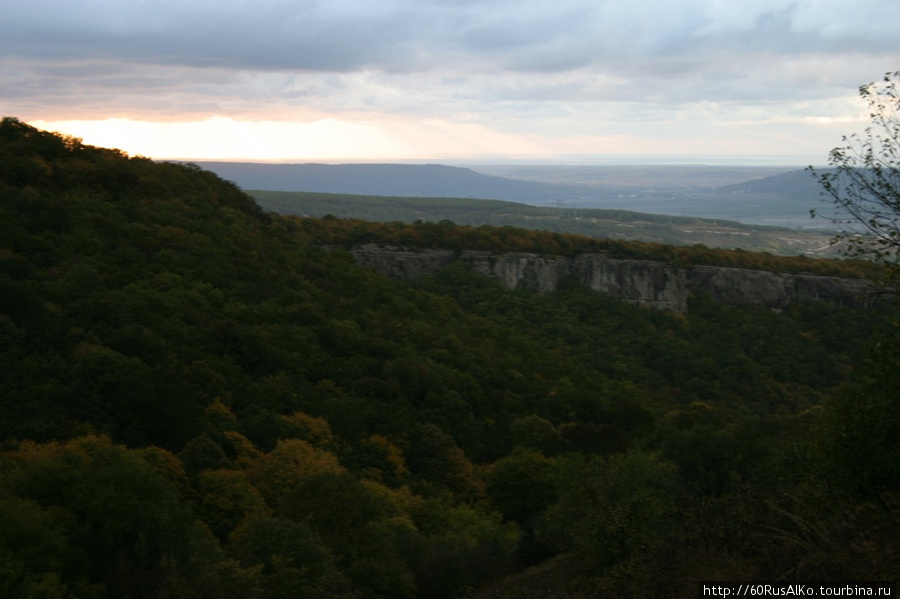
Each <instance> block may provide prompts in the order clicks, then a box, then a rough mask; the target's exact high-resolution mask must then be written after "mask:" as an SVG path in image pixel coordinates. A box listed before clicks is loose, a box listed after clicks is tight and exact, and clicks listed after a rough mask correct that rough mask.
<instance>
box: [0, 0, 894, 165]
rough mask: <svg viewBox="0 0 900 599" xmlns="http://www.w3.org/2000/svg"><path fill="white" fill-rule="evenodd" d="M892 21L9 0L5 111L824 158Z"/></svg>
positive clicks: (567, 149) (598, 5)
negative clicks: (325, 125) (334, 125)
mask: <svg viewBox="0 0 900 599" xmlns="http://www.w3.org/2000/svg"><path fill="white" fill-rule="evenodd" d="M898 26H900V2H897V1H896V0H855V1H854V2H853V3H852V4H850V3H848V2H846V1H839V0H796V1H790V0H616V1H614V2H610V1H603V0H599V1H598V0H552V1H551V0H543V1H533V0H532V1H528V0H525V1H523V0H515V1H505V0H477V1H464V0H379V1H377V2H373V1H372V0H293V1H271V0H252V1H246V2H244V1H240V2H238V1H230V0H218V1H215V2H212V1H206V0H130V1H125V0H117V1H114V0H65V1H63V0H60V1H46V0H28V1H25V0H6V2H4V6H3V18H2V19H0V110H2V113H3V114H5V115H11V116H17V117H19V118H22V119H24V120H28V121H41V122H59V121H72V120H85V121H101V120H106V119H111V118H115V119H128V120H130V121H147V122H160V121H170V122H179V123H194V122H200V121H207V120H210V119H218V121H217V122H221V123H224V122H225V121H223V119H231V121H234V122H271V121H276V122H283V123H285V126H286V127H287V126H288V125H292V126H297V127H299V126H301V125H310V124H313V123H321V122H325V121H328V122H332V121H333V122H340V123H342V126H345V127H350V128H352V127H370V128H371V127H375V128H378V129H379V130H380V131H381V134H382V135H383V137H384V139H385V140H388V139H390V140H391V141H392V142H393V145H392V146H391V147H393V148H394V149H393V150H392V151H394V152H395V154H397V153H399V154H403V153H404V152H406V153H412V154H417V153H418V154H423V153H427V152H432V153H434V154H439V153H440V152H441V147H443V146H440V145H439V144H438V142H439V141H440V140H438V139H437V138H435V139H434V140H433V141H432V143H431V144H430V145H429V144H428V143H424V142H423V141H422V139H419V140H418V141H417V140H416V139H414V138H415V137H416V136H415V135H414V131H416V130H418V131H419V132H420V133H419V136H420V137H421V133H422V132H424V133H429V134H434V135H439V136H444V137H446V136H449V135H450V134H451V132H452V130H453V128H454V127H458V128H459V129H458V130H459V131H465V132H466V133H465V136H469V137H470V136H472V135H476V136H478V135H481V136H483V137H482V138H481V140H480V141H476V140H474V139H472V141H471V143H469V144H468V145H467V144H466V143H463V141H462V140H459V139H458V140H457V141H456V143H457V144H458V145H457V146H455V147H454V148H455V149H454V151H455V152H457V153H466V152H470V153H471V152H474V153H479V152H480V153H485V154H501V153H503V152H504V151H510V150H509V148H511V147H514V146H517V147H519V149H520V150H522V149H523V148H527V149H528V151H529V152H530V151H532V150H533V151H534V152H535V153H538V154H540V153H544V154H548V155H549V154H565V153H568V154H581V153H592V152H596V153H611V152H616V151H624V152H626V153H638V154H639V153H659V154H665V153H686V154H716V153H721V152H726V153H730V154H765V153H769V152H773V151H775V150H776V149H780V150H781V152H780V153H783V154H810V153H821V154H822V155H823V156H824V155H825V154H826V153H827V151H828V149H830V147H831V146H832V145H835V144H836V143H837V142H839V141H840V135H841V134H843V133H850V132H852V130H855V129H859V128H861V126H863V125H864V122H863V120H862V117H864V113H865V111H864V107H863V106H862V104H861V103H860V102H859V101H858V100H857V98H856V89H857V88H858V86H859V85H860V84H863V83H865V82H867V81H870V80H873V79H878V78H880V77H881V76H882V75H883V74H884V73H885V72H886V71H892V70H896V69H900V48H898V46H900V45H898V43H897V41H896V32H897V30H898ZM119 123H120V124H121V123H122V121H119ZM244 131H245V134H247V135H252V134H251V133H249V131H250V130H247V129H245V130H244ZM346 131H349V130H345V132H346ZM348 135H349V133H348ZM88 141H90V140H88ZM447 144H448V145H447V146H446V147H449V146H450V145H452V144H451V140H450V139H449V138H447ZM460 144H461V145H460ZM376 145H377V144H376ZM387 145H390V144H387ZM297 151H300V150H299V149H298V150H297ZM305 151H306V150H305ZM313 154H315V152H313ZM338 154H340V152H338ZM399 154H398V155H399ZM297 156H298V157H300V155H299V154H298V155H297ZM196 157H198V158H201V157H205V156H196ZM423 157H424V156H423Z"/></svg>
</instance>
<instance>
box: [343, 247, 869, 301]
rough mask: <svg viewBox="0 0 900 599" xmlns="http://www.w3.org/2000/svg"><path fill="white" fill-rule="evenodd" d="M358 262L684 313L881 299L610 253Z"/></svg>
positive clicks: (856, 287) (385, 250) (359, 254)
mask: <svg viewBox="0 0 900 599" xmlns="http://www.w3.org/2000/svg"><path fill="white" fill-rule="evenodd" d="M351 254H352V255H353V257H354V260H355V261H356V263H357V264H359V265H361V266H366V267H369V268H372V269H374V270H376V271H378V272H379V273H381V274H383V275H385V276H388V277H392V278H399V279H407V278H412V277H416V276H421V275H427V274H431V273H434V272H436V271H437V270H438V269H440V268H442V267H443V266H446V265H447V264H449V263H450V262H453V261H454V260H458V261H461V262H463V263H465V264H466V265H468V266H469V268H471V269H472V270H473V271H474V272H478V273H481V274H483V275H485V276H487V277H489V278H491V279H493V280H495V281H498V282H500V283H502V284H503V285H506V286H507V287H509V288H512V289H516V288H526V289H531V290H533V291H537V292H539V293H549V292H551V291H555V290H556V289H558V288H559V286H560V284H561V283H562V281H564V280H567V279H572V278H574V279H575V280H577V281H579V282H580V283H581V284H583V285H585V286H587V287H589V288H590V289H593V290H595V291H598V292H600V293H607V294H610V295H614V296H616V297H619V298H622V299H623V300H625V301H627V302H629V303H632V304H635V305H639V306H648V307H652V308H656V309H659V310H669V311H672V312H676V313H681V312H684V311H686V310H687V301H688V294H689V293H690V292H691V291H699V292H702V293H706V294H708V295H709V296H710V297H712V299H713V300H715V301H717V302H719V303H722V304H729V305H741V304H759V305H763V306H768V307H770V308H773V309H782V308H785V307H787V306H788V305H789V304H791V303H793V302H799V301H805V300H817V301H825V302H829V303H832V304H836V305H842V306H867V305H870V304H872V303H874V302H875V301H876V294H875V288H874V286H873V284H872V283H871V282H870V281H865V280H861V279H841V278H838V277H825V276H818V275H807V274H784V273H776V272H768V271H759V270H746V269H741V268H724V267H717V266H692V267H690V268H678V267H675V266H671V265H668V264H665V263H662V262H653V261H649V260H619V259H613V258H609V257H607V256H606V255H604V254H599V253H585V254H580V255H577V256H574V257H567V256H542V255H539V254H532V253H525V252H507V253H502V254H494V253H491V252H484V251H471V250H464V251H462V252H456V251H454V250H421V251H413V250H408V249H403V248H397V247H389V246H378V245H374V244H370V245H364V246H360V247H358V248H355V249H353V250H351Z"/></svg>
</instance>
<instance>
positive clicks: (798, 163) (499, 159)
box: [154, 154, 828, 169]
mask: <svg viewBox="0 0 900 599" xmlns="http://www.w3.org/2000/svg"><path fill="white" fill-rule="evenodd" d="M154 160H159V161H177V162H206V163H210V162H215V163H246V164H273V165H278V164H282V165H284V164H332V165H338V164H423V165H424V164H441V165H446V166H472V165H477V166H487V165H493V166H518V165H522V166H673V167H684V166H697V167H703V166H707V167H728V166H735V167H737V166H740V167H760V168H765V167H769V168H773V167H777V168H798V169H802V168H806V167H808V166H810V165H812V166H814V167H817V168H822V167H827V166H828V163H827V160H826V159H825V158H814V157H812V156H808V155H777V156H771V155H754V154H734V155H709V154H573V155H557V156H542V157H512V156H482V157H459V156H455V157H449V156H447V157H432V158H393V159H390V158H380V159H379V158H336V159H325V158H315V159H312V158H284V159H277V160H272V159H267V160H258V159H252V158H176V157H173V158H154Z"/></svg>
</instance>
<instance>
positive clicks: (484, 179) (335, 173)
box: [197, 162, 597, 203]
mask: <svg viewBox="0 0 900 599" xmlns="http://www.w3.org/2000/svg"><path fill="white" fill-rule="evenodd" d="M197 164H198V166H200V167H202V168H204V169H206V170H209V171H212V172H214V173H216V174H217V175H219V176H220V177H222V178H223V179H227V180H229V181H233V182H234V183H237V184H238V185H239V186H240V187H242V188H244V189H254V190H261V191H312V192H321V193H346V194H359V195H384V196H399V197H460V198H479V199H492V200H514V201H518V202H526V203H541V202H552V201H556V200H559V199H565V198H569V197H573V196H583V195H591V196H595V195H597V190H596V189H592V188H591V187H587V186H578V185H564V184H553V183H538V182H532V181H521V180H517V179H508V178H505V177H495V176H492V175H483V174H481V173H477V172H475V171H473V170H472V169H469V168H463V167H456V166H445V165H441V164H317V163H306V164H257V163H245V162H198V163H197Z"/></svg>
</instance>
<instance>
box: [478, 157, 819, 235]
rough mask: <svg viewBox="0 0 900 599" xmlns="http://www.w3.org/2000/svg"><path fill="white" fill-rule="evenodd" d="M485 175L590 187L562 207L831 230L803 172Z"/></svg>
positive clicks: (631, 170)
mask: <svg viewBox="0 0 900 599" xmlns="http://www.w3.org/2000/svg"><path fill="white" fill-rule="evenodd" d="M471 168H472V169H473V170H475V171H477V172H480V173H482V174H486V175H491V176H495V177H504V178H508V179H514V180H521V181H530V182H533V183H542V184H554V185H568V186H573V187H574V186H580V187H590V188H591V189H592V193H590V194H584V195H581V196H580V197H569V198H567V199H566V201H565V202H561V203H564V204H565V205H566V206H579V207H585V208H624V209H628V210H634V211H638V212H649V213H654V214H673V215H691V216H699V217H704V218H716V219H726V220H732V221H739V222H741V223H747V224H756V225H771V226H778V227H790V228H800V229H813V230H815V229H820V230H822V229H830V223H829V222H828V221H827V220H823V219H819V220H813V219H811V218H810V215H809V212H810V210H812V209H820V208H822V201H821V197H820V191H821V189H820V187H819V185H818V183H817V182H816V181H815V179H814V178H813V177H812V176H811V175H810V173H808V172H807V171H805V170H804V169H803V168H802V167H794V168H787V167H764V166H674V165H671V166H660V165H652V166H628V165H616V166H609V165H581V166H577V165H528V166H522V165H479V166H473V167H471Z"/></svg>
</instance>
